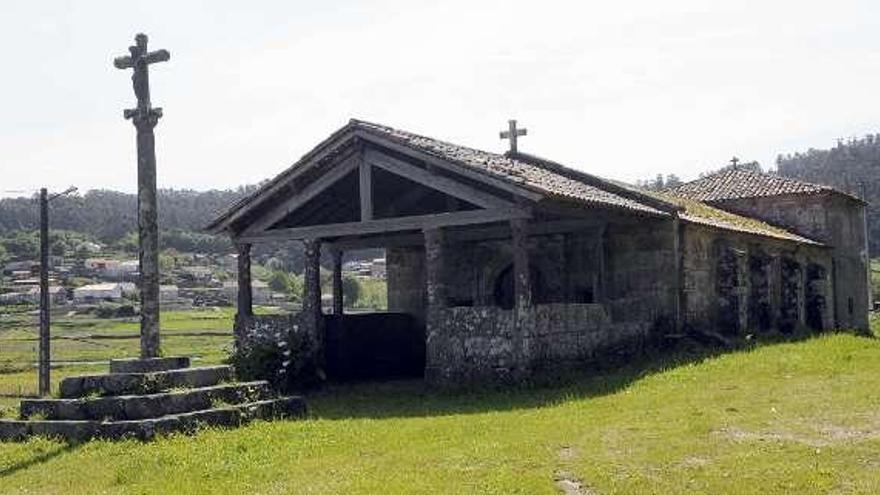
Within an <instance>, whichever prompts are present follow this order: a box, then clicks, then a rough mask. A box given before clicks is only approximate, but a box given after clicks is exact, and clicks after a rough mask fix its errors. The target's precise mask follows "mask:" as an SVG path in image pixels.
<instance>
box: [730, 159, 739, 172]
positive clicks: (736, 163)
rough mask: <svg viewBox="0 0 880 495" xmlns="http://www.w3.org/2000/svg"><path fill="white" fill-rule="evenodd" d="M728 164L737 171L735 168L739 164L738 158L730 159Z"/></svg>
mask: <svg viewBox="0 0 880 495" xmlns="http://www.w3.org/2000/svg"><path fill="white" fill-rule="evenodd" d="M730 164H731V165H732V166H733V169H734V170H736V169H737V167H736V166H737V165H738V164H739V158H737V157H733V158H731V159H730Z"/></svg>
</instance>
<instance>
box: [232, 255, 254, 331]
mask: <svg viewBox="0 0 880 495" xmlns="http://www.w3.org/2000/svg"><path fill="white" fill-rule="evenodd" d="M235 247H236V250H237V251H238V260H237V261H238V295H237V299H236V309H237V312H236V315H235V339H236V341H237V342H240V341H241V338H242V336H243V335H244V334H245V331H246V330H247V328H248V327H249V326H250V324H251V322H252V321H253V316H254V307H253V292H252V289H251V245H250V244H247V243H240V244H236V246H235Z"/></svg>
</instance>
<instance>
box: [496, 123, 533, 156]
mask: <svg viewBox="0 0 880 495" xmlns="http://www.w3.org/2000/svg"><path fill="white" fill-rule="evenodd" d="M507 124H508V126H509V127H508V130H506V131H501V133H500V134H499V136H501V139H509V140H510V151H509V153H510V154H511V155H515V154H516V138H517V137H519V136H525V135H526V132H527V131H526V129H517V128H516V120H515V119H511V120H508V121H507Z"/></svg>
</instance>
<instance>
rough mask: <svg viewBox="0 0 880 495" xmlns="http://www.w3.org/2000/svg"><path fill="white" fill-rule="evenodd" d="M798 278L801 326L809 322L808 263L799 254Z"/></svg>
mask: <svg viewBox="0 0 880 495" xmlns="http://www.w3.org/2000/svg"><path fill="white" fill-rule="evenodd" d="M797 263H798V280H797V303H798V323H799V324H800V325H801V326H804V325H806V324H807V263H806V259H805V258H804V257H803V256H802V255H798V256H797Z"/></svg>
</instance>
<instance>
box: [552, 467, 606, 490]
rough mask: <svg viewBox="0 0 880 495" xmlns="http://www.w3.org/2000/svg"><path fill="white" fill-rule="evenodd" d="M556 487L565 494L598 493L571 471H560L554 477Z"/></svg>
mask: <svg viewBox="0 0 880 495" xmlns="http://www.w3.org/2000/svg"><path fill="white" fill-rule="evenodd" d="M554 480H555V481H556V487H557V488H559V491H561V492H562V493H563V494H565V495H597V494H596V492H595V491H593V490H592V489H590V488H589V487H587V486H585V485H584V484H583V482H581V480H579V479H577V478H576V477H574V476H572V475H571V473H567V472H565V471H559V472H557V473H556V476H555V477H554Z"/></svg>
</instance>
